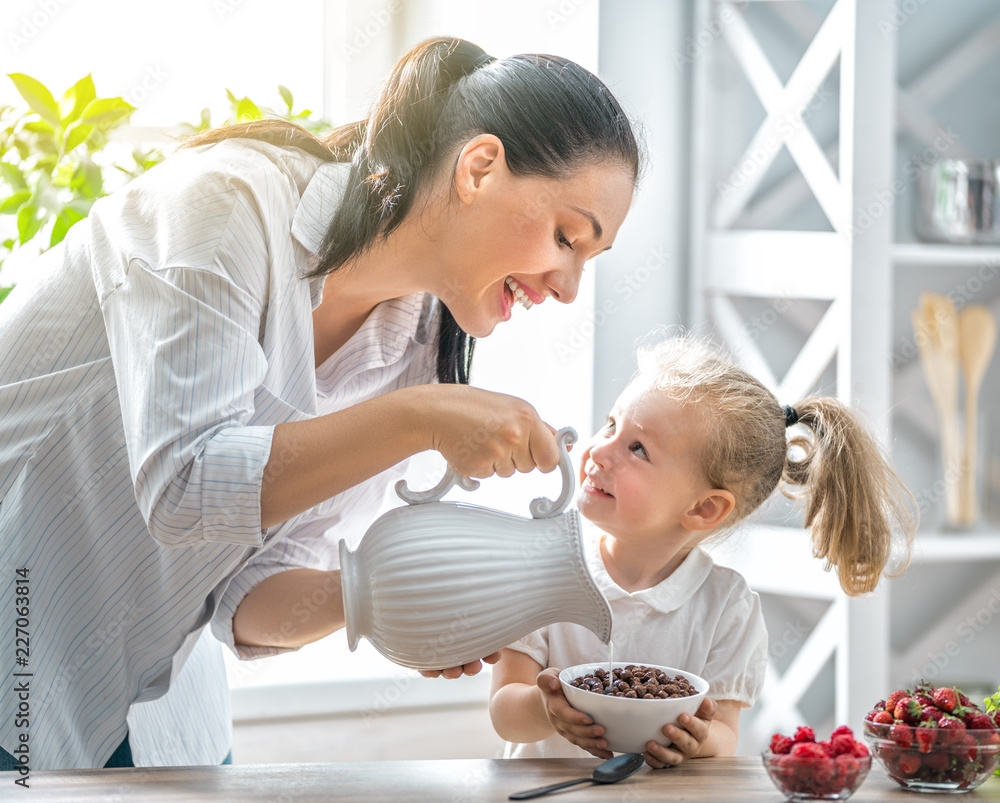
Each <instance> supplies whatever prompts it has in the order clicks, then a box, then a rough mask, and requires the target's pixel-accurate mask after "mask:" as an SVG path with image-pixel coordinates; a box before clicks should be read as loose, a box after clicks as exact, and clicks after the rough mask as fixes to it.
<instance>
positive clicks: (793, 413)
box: [781, 404, 799, 427]
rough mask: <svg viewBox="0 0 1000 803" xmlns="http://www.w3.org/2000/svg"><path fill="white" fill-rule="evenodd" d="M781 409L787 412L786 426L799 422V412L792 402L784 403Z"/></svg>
mask: <svg viewBox="0 0 1000 803" xmlns="http://www.w3.org/2000/svg"><path fill="white" fill-rule="evenodd" d="M781 411H782V412H783V413H784V414H785V426H786V427H791V426H794V425H795V424H797V423H799V413H798V411H797V410H796V409H795V408H794V407H792V405H790V404H785V405H782V407H781Z"/></svg>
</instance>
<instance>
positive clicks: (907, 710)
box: [892, 697, 923, 725]
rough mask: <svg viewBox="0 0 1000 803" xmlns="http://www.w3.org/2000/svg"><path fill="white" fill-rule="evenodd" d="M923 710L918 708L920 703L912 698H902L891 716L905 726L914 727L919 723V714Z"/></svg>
mask: <svg viewBox="0 0 1000 803" xmlns="http://www.w3.org/2000/svg"><path fill="white" fill-rule="evenodd" d="M922 711H923V709H921V707H920V703H918V702H917V701H916V700H914V699H913V698H912V697H903V698H902V699H901V700H900V701H899V702H898V703H896V707H895V708H894V709H893V711H892V715H893V716H894V717H896V719H901V720H903V722H905V723H906V724H907V725H916V724H917V723H918V722H920V714H921V713H922Z"/></svg>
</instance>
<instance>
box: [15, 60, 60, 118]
mask: <svg viewBox="0 0 1000 803" xmlns="http://www.w3.org/2000/svg"><path fill="white" fill-rule="evenodd" d="M7 77H8V78H10V80H11V81H13V82H14V87H15V88H16V89H17V91H18V92H19V93H20V95H21V97H22V98H24V99H25V101H27V103H28V107H29V108H30V109H31V110H32V111H33V112H35V113H36V114H38V115H39V116H40V117H41V118H42V119H43V120H45V121H46V122H49V123H51V124H52V125H53V126H58V125H59V106H58V104H57V103H56V99H55V98H54V97H52V93H51V92H49V90H48V88H47V87H46V86H45V84H43V83H42V82H41V81H36V80H35V79H34V78H32V77H31V76H30V75H25V74H24V73H19V72H12V73H8V74H7Z"/></svg>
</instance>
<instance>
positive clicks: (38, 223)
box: [17, 203, 42, 245]
mask: <svg viewBox="0 0 1000 803" xmlns="http://www.w3.org/2000/svg"><path fill="white" fill-rule="evenodd" d="M39 212H40V210H39V208H38V207H37V206H35V204H32V203H27V204H25V205H24V206H22V207H21V209H20V211H19V212H18V213H17V239H18V241H19V242H20V243H21V245H24V244H25V243H26V242H28V241H29V240H30V239H31V238H32V237H34V236H35V235H36V234H38V230H39V229H40V228H41V227H42V215H40V214H39Z"/></svg>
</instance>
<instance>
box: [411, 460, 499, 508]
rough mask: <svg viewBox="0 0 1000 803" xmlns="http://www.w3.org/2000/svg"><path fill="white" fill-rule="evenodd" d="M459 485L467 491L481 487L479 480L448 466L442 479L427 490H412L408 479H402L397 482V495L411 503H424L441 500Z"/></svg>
mask: <svg viewBox="0 0 1000 803" xmlns="http://www.w3.org/2000/svg"><path fill="white" fill-rule="evenodd" d="M456 485H457V486H459V487H460V488H462V489H463V490H466V491H474V490H476V488H478V487H479V480H474V479H472V477H466V476H465V475H463V474H459V473H458V471H456V470H455V469H453V468H452V467H451V466H448V470H447V471H445V472H444V476H443V477H442V478H441V481H440V482H439V483H438V484H437V485H435V486H434V487H433V488H430V489H429V490H426V491H411V490H410V489H409V488H408V487H407V486H406V480H400V481H399V482H397V483H396V496H398V497H399V498H400V499H402V500H403V501H404V502H407V503H409V504H411V505H422V504H425V503H426V502H439V501H440V500H441V497H443V496H444V495H445V494H446V493H448V491H450V490H451V489H452V488H454V487H455V486H456Z"/></svg>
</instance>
